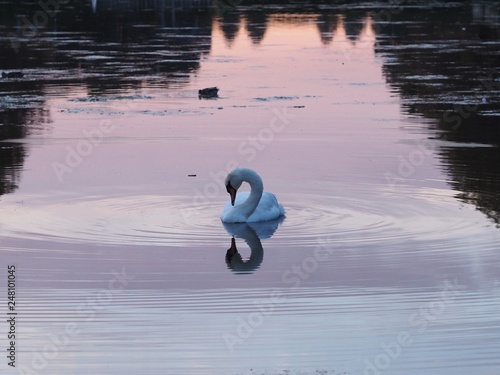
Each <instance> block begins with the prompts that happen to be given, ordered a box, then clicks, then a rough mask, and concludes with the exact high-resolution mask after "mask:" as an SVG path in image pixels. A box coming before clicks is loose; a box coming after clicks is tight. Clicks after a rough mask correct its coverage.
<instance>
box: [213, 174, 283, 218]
mask: <svg viewBox="0 0 500 375" xmlns="http://www.w3.org/2000/svg"><path fill="white" fill-rule="evenodd" d="M243 182H248V183H249V184H250V188H251V191H250V193H248V192H246V191H245V192H242V193H239V194H238V195H236V193H237V191H238V189H239V188H240V186H241V184H242V183H243ZM225 185H226V189H227V192H228V193H229V195H230V196H231V198H230V199H229V201H228V202H227V203H226V205H225V206H224V209H223V211H222V216H221V219H222V221H223V222H225V223H247V222H255V221H266V220H273V219H277V218H278V217H280V216H282V215H284V214H285V209H284V208H283V206H282V205H281V204H279V203H278V200H277V199H276V197H275V196H274V194H273V193H268V192H264V185H263V184H262V179H261V178H260V176H259V175H258V174H257V173H256V172H255V171H253V170H251V169H248V168H236V169H235V170H233V171H232V172H231V173H229V174H228V175H227V177H226V182H225Z"/></svg>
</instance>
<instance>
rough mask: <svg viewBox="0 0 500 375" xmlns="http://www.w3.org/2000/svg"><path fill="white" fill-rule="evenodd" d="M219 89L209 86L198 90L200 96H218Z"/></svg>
mask: <svg viewBox="0 0 500 375" xmlns="http://www.w3.org/2000/svg"><path fill="white" fill-rule="evenodd" d="M218 92H219V89H218V88H217V87H207V88H206V89H201V90H198V97H199V98H216V97H217V93H218Z"/></svg>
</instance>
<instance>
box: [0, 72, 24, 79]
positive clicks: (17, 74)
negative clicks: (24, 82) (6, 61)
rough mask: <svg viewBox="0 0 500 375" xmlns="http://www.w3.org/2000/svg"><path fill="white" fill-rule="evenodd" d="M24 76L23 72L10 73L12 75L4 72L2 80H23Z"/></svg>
mask: <svg viewBox="0 0 500 375" xmlns="http://www.w3.org/2000/svg"><path fill="white" fill-rule="evenodd" d="M23 77H24V74H23V73H21V72H10V73H5V72H2V78H23Z"/></svg>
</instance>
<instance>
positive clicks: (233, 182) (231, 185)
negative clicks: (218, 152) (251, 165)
mask: <svg viewBox="0 0 500 375" xmlns="http://www.w3.org/2000/svg"><path fill="white" fill-rule="evenodd" d="M242 183H243V179H242V178H241V171H240V168H236V169H235V170H234V171H232V172H231V173H229V174H228V175H227V177H226V181H225V185H226V190H227V192H228V193H229V195H230V196H231V205H233V206H234V201H235V200H236V192H237V191H238V189H239V188H240V186H241V184H242Z"/></svg>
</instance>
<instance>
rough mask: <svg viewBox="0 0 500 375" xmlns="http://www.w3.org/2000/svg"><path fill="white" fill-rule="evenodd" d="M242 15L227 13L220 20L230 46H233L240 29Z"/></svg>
mask: <svg viewBox="0 0 500 375" xmlns="http://www.w3.org/2000/svg"><path fill="white" fill-rule="evenodd" d="M240 21H241V18H240V14H239V13H238V12H225V13H224V14H223V15H222V17H221V18H220V27H221V30H222V33H223V34H224V38H225V39H226V42H227V44H228V45H232V44H233V42H234V40H235V39H236V35H238V31H239V29H240Z"/></svg>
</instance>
